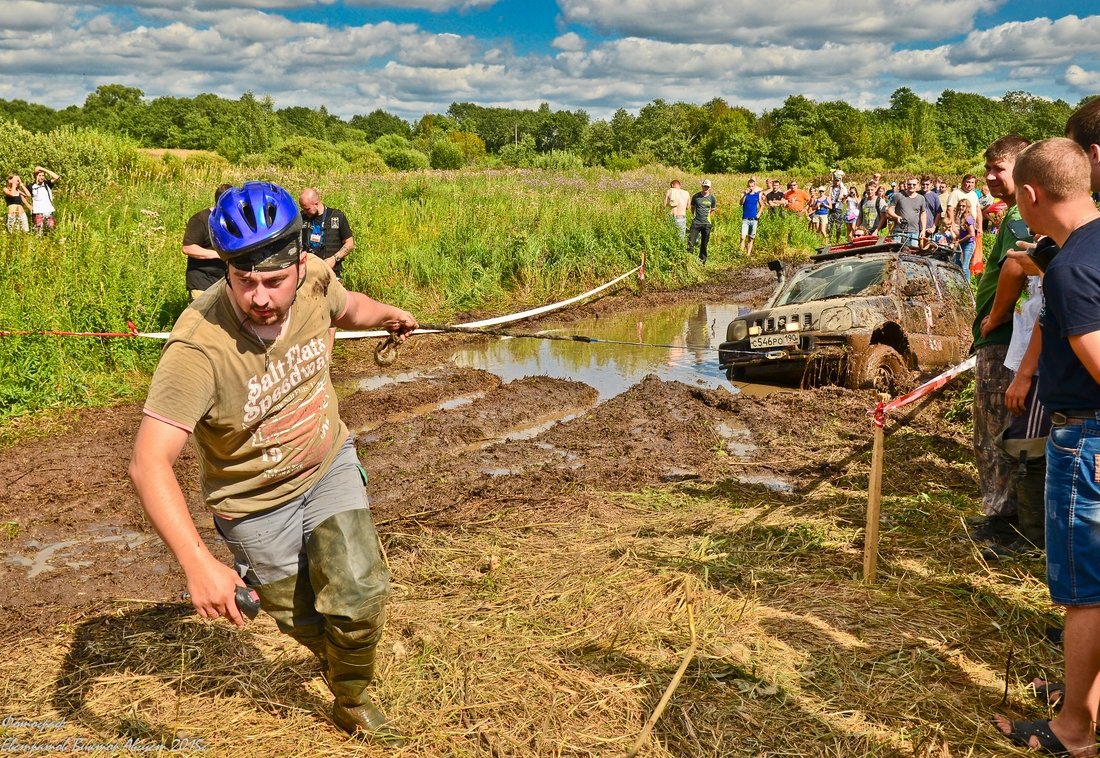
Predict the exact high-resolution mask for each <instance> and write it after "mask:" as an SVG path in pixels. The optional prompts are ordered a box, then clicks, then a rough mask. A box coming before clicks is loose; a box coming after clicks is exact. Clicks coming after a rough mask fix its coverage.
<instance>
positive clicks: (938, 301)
mask: <svg viewBox="0 0 1100 758" xmlns="http://www.w3.org/2000/svg"><path fill="white" fill-rule="evenodd" d="M932 262H933V261H931V260H929V259H928V258H918V257H912V256H904V257H902V258H900V259H899V261H898V264H899V265H898V274H899V276H900V277H901V286H900V288H899V290H898V297H899V299H900V303H899V307H900V308H901V313H902V317H901V325H902V327H903V328H904V329H905V333H906V336H907V337H908V339H909V351H910V353H911V354H912V356H913V357H915V358H916V366H915V367H916V368H917V369H918V370H923V369H927V368H935V367H939V366H946V365H947V364H948V363H949V362H950V361H951V359H952V356H953V355H954V354H955V353H956V351H957V350H958V347H957V345H948V344H947V343H946V341H945V340H944V338H943V335H944V334H945V333H952V332H953V331H954V330H955V328H956V323H957V322H956V320H955V318H954V315H953V312H954V311H953V309H952V308H950V307H948V305H947V303H946V300H945V298H944V296H943V293H942V292H941V291H940V287H939V284H938V283H937V282H936V280H935V278H934V277H933V275H932V267H931V265H930V264H931V263H932ZM945 320H946V322H947V324H946V328H944V327H945V324H944V323H943V322H944V321H945Z"/></svg>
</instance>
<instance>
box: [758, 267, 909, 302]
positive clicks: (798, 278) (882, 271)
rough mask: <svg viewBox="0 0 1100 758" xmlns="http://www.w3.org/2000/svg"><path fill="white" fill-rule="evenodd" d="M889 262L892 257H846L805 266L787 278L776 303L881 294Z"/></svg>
mask: <svg viewBox="0 0 1100 758" xmlns="http://www.w3.org/2000/svg"><path fill="white" fill-rule="evenodd" d="M889 263H890V259H889V258H875V259H871V260H857V259H844V260H839V261H833V262H831V263H823V264H822V265H820V266H815V267H811V268H806V269H803V270H802V271H799V272H798V273H797V274H795V275H794V277H793V278H792V279H791V280H790V281H789V282H787V286H786V287H784V288H783V291H782V292H781V293H780V295H779V297H778V298H777V299H776V301H775V305H794V304H796V303H808V302H810V301H811V300H828V299H829V298H833V297H851V296H853V295H871V294H878V293H879V292H881V286H880V285H881V284H882V282H883V281H884V279H885V278H886V267H887V265H888V264H889Z"/></svg>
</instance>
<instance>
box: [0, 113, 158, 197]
mask: <svg viewBox="0 0 1100 758" xmlns="http://www.w3.org/2000/svg"><path fill="white" fill-rule="evenodd" d="M143 158H144V156H143V155H142V153H141V151H140V150H139V149H138V144H137V142H135V141H133V140H131V139H129V138H127V137H121V136H116V135H111V134H102V133H100V132H94V131H91V130H86V129H73V128H71V127H64V128H62V129H58V130H56V131H52V132H47V133H43V132H30V131H27V130H26V129H24V128H23V127H21V126H19V125H18V124H16V123H0V166H3V167H4V171H7V172H9V173H18V174H19V175H20V176H21V177H22V178H23V181H24V183H25V184H26V185H27V186H30V184H31V182H33V181H34V177H33V176H31V172H32V171H33V170H34V167H35V165H42V166H46V167H47V168H50V169H52V170H54V171H56V172H57V173H59V174H60V175H61V178H62V182H63V183H64V185H63V186H64V189H65V191H66V192H74V193H85V192H90V191H92V190H94V189H97V188H99V187H102V186H103V185H104V184H105V183H106V182H108V181H110V180H112V179H116V178H118V177H120V176H130V175H132V174H133V172H134V171H135V170H139V169H141V170H145V169H147V168H148V163H147V162H146V161H144V160H143ZM6 176H7V174H5V177H6Z"/></svg>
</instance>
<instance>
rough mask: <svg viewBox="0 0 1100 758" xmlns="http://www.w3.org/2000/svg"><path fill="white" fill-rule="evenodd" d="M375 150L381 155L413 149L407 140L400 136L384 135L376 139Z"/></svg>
mask: <svg viewBox="0 0 1100 758" xmlns="http://www.w3.org/2000/svg"><path fill="white" fill-rule="evenodd" d="M372 144H373V145H374V149H375V150H376V151H377V152H378V154H379V155H382V154H384V153H387V152H390V151H392V150H408V149H409V148H411V147H412V143H410V142H409V141H408V140H407V139H405V138H404V137H402V136H401V135H400V134H383V135H382V136H381V137H379V138H378V139H376V140H375V141H374V142H373V143H372Z"/></svg>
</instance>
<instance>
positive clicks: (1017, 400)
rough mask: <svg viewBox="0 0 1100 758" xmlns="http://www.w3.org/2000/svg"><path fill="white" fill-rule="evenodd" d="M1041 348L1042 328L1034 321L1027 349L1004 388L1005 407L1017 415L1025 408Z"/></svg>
mask: <svg viewBox="0 0 1100 758" xmlns="http://www.w3.org/2000/svg"><path fill="white" fill-rule="evenodd" d="M1042 349H1043V330H1042V327H1040V326H1039V322H1038V321H1036V322H1035V328H1034V329H1032V330H1031V339H1030V340H1028V343H1027V351H1026V352H1025V353H1024V357H1023V359H1022V360H1021V361H1020V367H1019V368H1018V369H1016V375H1015V376H1013V377H1012V382H1011V383H1010V384H1009V385H1008V389H1007V390H1005V407H1006V408H1007V409H1008V410H1009V412H1011V413H1015V414H1016V415H1017V416H1018V415H1020V414H1021V413H1023V412H1024V411H1025V410H1026V409H1027V396H1028V393H1029V392H1031V381H1032V379H1033V378H1034V377H1035V372H1036V371H1037V370H1038V369H1039V352H1040V351H1041V350H1042Z"/></svg>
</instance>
